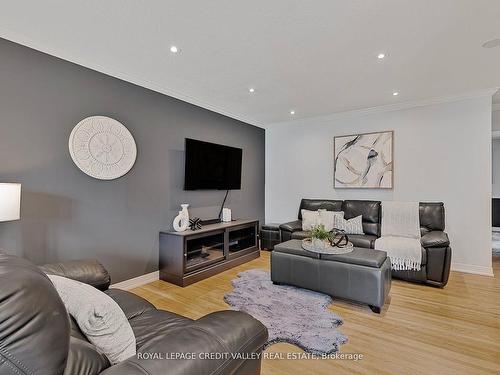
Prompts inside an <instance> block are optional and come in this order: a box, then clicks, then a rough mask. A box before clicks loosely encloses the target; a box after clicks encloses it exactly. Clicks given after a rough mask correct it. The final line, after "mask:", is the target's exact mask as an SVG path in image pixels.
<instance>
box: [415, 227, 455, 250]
mask: <svg viewBox="0 0 500 375" xmlns="http://www.w3.org/2000/svg"><path fill="white" fill-rule="evenodd" d="M420 242H421V243H422V246H423V247H448V246H449V245H450V239H449V238H448V235H447V234H446V233H445V232H441V231H437V230H434V231H432V232H428V233H426V234H424V235H423V236H422V238H421V239H420Z"/></svg>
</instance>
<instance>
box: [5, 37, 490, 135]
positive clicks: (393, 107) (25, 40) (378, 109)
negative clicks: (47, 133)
mask: <svg viewBox="0 0 500 375" xmlns="http://www.w3.org/2000/svg"><path fill="white" fill-rule="evenodd" d="M0 34H1V37H2V38H4V39H7V40H10V41H12V42H14V43H18V44H21V45H24V46H26V47H29V48H32V49H35V50H37V51H40V52H42V53H46V54H48V55H51V56H55V57H57V58H60V59H62V60H65V61H69V62H72V63H74V64H77V65H80V66H83V67H85V68H88V69H92V70H95V71H97V72H100V73H103V74H106V75H108V76H111V77H114V78H118V79H121V80H123V81H126V82H129V83H132V84H135V85H137V86H140V87H144V88H147V89H150V90H153V91H155V92H158V93H161V94H164V95H167V96H170V97H173V98H176V99H179V100H182V101H184V102H187V103H190V104H193V105H196V106H198V107H201V108H205V109H208V110H210V111H213V112H216V113H220V114H222V115H224V116H228V117H231V118H233V119H236V120H238V121H242V122H245V123H248V124H251V125H254V126H257V127H259V128H263V129H265V128H268V127H270V126H275V125H278V124H280V125H282V124H293V123H297V122H298V121H314V119H319V118H325V117H327V118H329V119H332V120H333V119H341V118H345V117H357V116H366V115H370V114H375V113H383V112H391V111H398V110H404V109H409V108H414V107H423V106H427V105H433V104H439V103H446V102H454V101H460V100H466V99H470V98H474V97H482V96H493V95H494V94H495V93H496V92H497V91H498V90H499V87H495V88H487V89H483V90H476V91H471V92H466V93H461V94H456V95H446V96H439V97H433V98H427V99H422V100H416V101H406V102H399V103H394V104H388V105H381V106H375V107H368V108H360V109H355V110H351V111H344V112H335V113H332V114H327V115H321V116H312V117H302V118H298V119H294V120H287V121H282V122H275V123H271V124H262V123H260V122H258V121H255V120H253V119H251V118H248V117H245V116H241V115H238V114H235V113H233V112H231V111H230V110H228V109H226V108H222V107H219V106H215V105H212V104H211V103H208V102H206V101H204V100H202V99H199V98H197V97H194V96H192V95H188V94H185V93H183V92H179V91H178V90H173V89H171V88H168V87H164V86H160V85H158V84H156V83H154V82H151V81H148V80H145V79H142V78H138V77H135V76H133V75H131V74H128V73H124V72H122V71H120V70H119V69H116V68H114V67H111V66H103V65H100V64H96V63H92V62H89V61H88V60H86V59H85V58H83V57H81V56H78V55H76V54H71V53H70V52H68V51H60V50H58V49H57V48H52V47H49V46H47V45H43V43H39V42H36V41H34V40H33V39H31V38H29V37H26V36H25V35H22V34H20V33H15V32H12V31H10V30H6V29H4V28H0ZM492 110H493V111H497V110H500V103H495V104H493V107H492Z"/></svg>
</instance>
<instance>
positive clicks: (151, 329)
mask: <svg viewBox="0 0 500 375" xmlns="http://www.w3.org/2000/svg"><path fill="white" fill-rule="evenodd" d="M192 322H193V321H192V320H191V319H189V318H186V317H184V316H181V315H177V314H175V313H172V312H169V311H164V310H156V309H155V310H148V311H145V312H144V313H142V314H139V315H136V316H135V317H134V318H132V319H130V320H129V323H130V326H131V327H132V330H133V331H134V335H135V341H136V342H137V349H140V348H141V347H142V346H144V345H145V344H147V343H148V342H149V341H151V340H153V339H155V338H156V337H158V335H159V334H160V333H161V334H168V333H170V332H172V331H173V330H174V329H177V328H181V327H185V326H187V325H189V324H191V323H192Z"/></svg>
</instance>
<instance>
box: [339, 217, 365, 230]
mask: <svg viewBox="0 0 500 375" xmlns="http://www.w3.org/2000/svg"><path fill="white" fill-rule="evenodd" d="M335 228H337V229H341V230H343V231H344V232H345V233H346V234H365V233H364V232H363V216H361V215H359V216H356V217H353V218H352V219H349V220H346V219H344V218H342V217H336V221H335Z"/></svg>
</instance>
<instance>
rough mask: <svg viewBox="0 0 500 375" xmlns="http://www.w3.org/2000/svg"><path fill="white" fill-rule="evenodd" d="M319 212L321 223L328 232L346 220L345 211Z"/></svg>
mask: <svg viewBox="0 0 500 375" xmlns="http://www.w3.org/2000/svg"><path fill="white" fill-rule="evenodd" d="M318 212H319V223H320V224H323V225H324V226H325V229H326V230H327V231H328V232H331V231H332V230H333V228H335V225H336V223H337V222H338V221H339V220H342V219H344V212H343V211H327V210H318Z"/></svg>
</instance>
